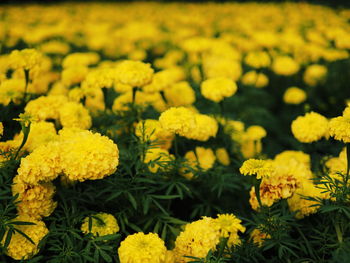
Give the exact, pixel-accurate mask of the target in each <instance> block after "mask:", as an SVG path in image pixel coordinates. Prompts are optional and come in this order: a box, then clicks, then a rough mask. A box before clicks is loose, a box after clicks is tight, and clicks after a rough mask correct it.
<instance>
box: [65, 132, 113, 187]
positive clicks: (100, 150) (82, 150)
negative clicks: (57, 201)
mask: <svg viewBox="0 0 350 263" xmlns="http://www.w3.org/2000/svg"><path fill="white" fill-rule="evenodd" d="M59 134H60V139H61V141H60V166H61V168H62V172H63V173H64V174H65V175H66V176H67V177H68V178H69V179H70V180H73V181H80V182H83V181H85V180H96V179H102V178H104V177H106V176H108V175H111V174H112V173H114V172H115V171H116V169H117V166H118V163H119V150H118V147H117V145H116V144H114V143H113V141H112V140H110V139H109V138H108V137H106V136H102V135H101V134H99V133H92V132H90V131H84V130H74V129H63V130H61V131H60V133H59Z"/></svg>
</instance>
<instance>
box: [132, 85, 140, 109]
mask: <svg viewBox="0 0 350 263" xmlns="http://www.w3.org/2000/svg"><path fill="white" fill-rule="evenodd" d="M137 89H138V88H137V87H133V88H132V100H131V105H132V107H134V104H135V100H136V92H137Z"/></svg>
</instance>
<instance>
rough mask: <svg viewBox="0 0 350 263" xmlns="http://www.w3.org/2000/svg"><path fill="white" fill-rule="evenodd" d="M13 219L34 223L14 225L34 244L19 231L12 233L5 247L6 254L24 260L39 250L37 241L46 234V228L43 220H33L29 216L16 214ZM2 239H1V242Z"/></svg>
mask: <svg viewBox="0 0 350 263" xmlns="http://www.w3.org/2000/svg"><path fill="white" fill-rule="evenodd" d="M14 221H24V222H30V223H34V224H35V225H16V228H17V229H19V230H20V231H22V232H23V233H24V234H26V235H27V236H28V237H30V238H31V239H32V240H33V242H34V244H32V243H31V242H30V241H29V240H28V239H26V238H25V237H24V236H23V235H21V234H19V233H17V232H16V233H14V234H13V235H12V238H11V242H10V244H9V246H8V247H7V251H6V254H7V255H8V256H10V257H12V258H13V259H15V260H22V259H24V260H26V259H29V258H31V257H33V256H34V255H36V254H37V253H38V252H39V247H38V244H39V242H40V241H41V240H42V239H43V238H44V237H45V236H46V235H47V234H48V232H49V231H48V229H47V228H46V226H45V223H44V222H43V221H38V220H35V219H33V218H31V217H29V216H24V215H21V216H18V217H16V218H15V219H14ZM3 242H4V241H2V243H3Z"/></svg>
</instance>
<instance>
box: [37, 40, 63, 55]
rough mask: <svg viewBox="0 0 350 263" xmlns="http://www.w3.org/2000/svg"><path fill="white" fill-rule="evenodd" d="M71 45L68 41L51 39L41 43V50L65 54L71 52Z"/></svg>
mask: <svg viewBox="0 0 350 263" xmlns="http://www.w3.org/2000/svg"><path fill="white" fill-rule="evenodd" d="M69 50H70V47H69V45H68V44H67V43H64V42H61V41H58V40H51V41H49V42H45V43H43V44H41V45H40V51H41V52H44V53H46V54H61V55H65V54H67V53H68V52H69Z"/></svg>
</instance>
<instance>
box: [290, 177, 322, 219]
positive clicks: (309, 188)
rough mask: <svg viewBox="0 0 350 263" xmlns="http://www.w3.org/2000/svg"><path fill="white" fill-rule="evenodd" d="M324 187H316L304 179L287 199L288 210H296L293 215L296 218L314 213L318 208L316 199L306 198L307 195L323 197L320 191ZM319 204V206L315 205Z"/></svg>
mask: <svg viewBox="0 0 350 263" xmlns="http://www.w3.org/2000/svg"><path fill="white" fill-rule="evenodd" d="M323 191H324V189H320V188H317V187H316V186H315V185H314V184H313V183H312V182H311V181H309V180H304V181H303V184H302V186H301V187H300V188H298V189H296V191H295V192H294V194H293V195H292V197H290V198H288V199H287V202H288V206H289V210H290V211H292V212H296V214H295V217H296V218H298V219H301V218H304V217H305V216H309V215H310V214H314V213H316V212H317V210H318V209H319V208H320V204H319V202H317V201H312V200H307V199H306V198H307V197H313V198H325V197H326V195H325V194H324V193H322V192H323ZM318 204H319V206H317V205H318Z"/></svg>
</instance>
